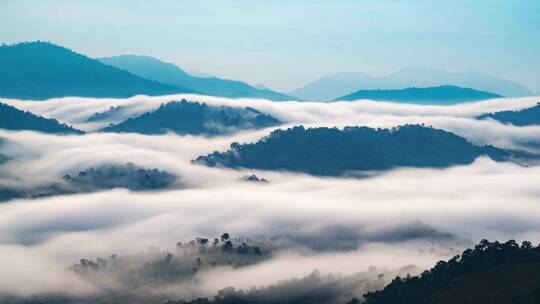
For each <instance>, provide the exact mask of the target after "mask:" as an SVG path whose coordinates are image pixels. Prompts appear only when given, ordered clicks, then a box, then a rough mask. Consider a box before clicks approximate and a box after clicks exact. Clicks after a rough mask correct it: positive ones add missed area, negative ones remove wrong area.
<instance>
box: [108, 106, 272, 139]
mask: <svg viewBox="0 0 540 304" xmlns="http://www.w3.org/2000/svg"><path fill="white" fill-rule="evenodd" d="M113 110H114V109H113ZM280 123H281V122H280V121H279V120H278V119H276V118H274V117H272V116H270V115H267V114H263V113H261V112H259V111H257V110H255V109H253V108H249V107H247V108H236V107H228V106H212V105H207V104H205V103H198V102H188V101H186V100H182V101H173V102H169V103H166V104H162V105H161V106H160V107H159V108H158V109H156V110H154V111H150V112H147V113H144V114H142V115H140V116H137V117H134V118H129V119H127V120H126V121H124V122H121V123H119V124H117V125H111V126H109V127H106V128H104V129H103V130H102V131H105V132H127V133H142V134H163V133H166V132H168V131H171V132H175V133H178V134H191V135H219V134H228V133H232V132H234V131H238V130H244V129H257V128H265V127H270V126H275V125H278V124H280Z"/></svg>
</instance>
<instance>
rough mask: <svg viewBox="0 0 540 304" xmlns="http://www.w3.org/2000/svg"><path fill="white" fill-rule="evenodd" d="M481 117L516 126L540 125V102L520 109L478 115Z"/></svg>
mask: <svg viewBox="0 0 540 304" xmlns="http://www.w3.org/2000/svg"><path fill="white" fill-rule="evenodd" d="M477 118H479V119H485V118H491V119H494V120H497V121H500V122H502V123H511V124H513V125H515V126H529V125H540V102H539V103H538V104H536V106H534V107H531V108H527V109H523V110H520V111H501V112H495V113H488V114H483V115H480V116H478V117H477Z"/></svg>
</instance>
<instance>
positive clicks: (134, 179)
mask: <svg viewBox="0 0 540 304" xmlns="http://www.w3.org/2000/svg"><path fill="white" fill-rule="evenodd" d="M63 179H64V181H66V183H68V185H69V186H70V187H71V188H73V189H74V190H76V191H77V192H91V191H97V190H105V189H113V188H126V189H131V190H136V191H137V190H138V191H141V190H155V189H163V188H167V187H169V186H171V185H173V184H174V182H176V176H174V175H172V174H170V173H168V172H166V171H160V170H158V169H144V168H141V167H138V166H135V165H134V164H132V163H127V164H126V165H101V166H99V167H96V168H94V167H92V168H90V169H87V170H85V171H82V172H79V173H78V174H77V175H76V176H70V175H65V176H64V177H63Z"/></svg>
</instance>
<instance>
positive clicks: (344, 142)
mask: <svg viewBox="0 0 540 304" xmlns="http://www.w3.org/2000/svg"><path fill="white" fill-rule="evenodd" d="M481 155H487V156H489V157H491V158H492V159H494V160H505V159H507V158H509V157H510V156H511V153H510V152H508V151H504V150H501V149H497V148H494V147H492V146H484V147H478V146H475V145H473V144H471V143H470V142H468V141H467V140H466V139H464V138H462V137H459V136H457V135H455V134H453V133H450V132H446V131H443V130H439V129H434V128H431V127H425V126H421V125H404V126H400V127H397V128H394V129H391V130H389V129H372V128H368V127H345V128H344V129H343V130H339V129H337V128H310V129H305V128H304V127H301V126H300V127H294V128H291V129H287V130H281V129H280V130H276V131H274V132H272V133H271V134H270V135H269V136H267V137H265V138H263V139H261V140H259V141H258V142H256V143H253V144H239V143H233V144H231V147H230V150H229V151H227V152H223V153H220V152H217V151H216V152H214V153H212V154H209V155H207V156H200V157H198V158H197V159H196V160H195V161H194V162H197V163H202V164H206V165H208V166H212V167H213V166H224V167H230V168H252V169H263V170H287V171H295V172H305V173H309V174H314V175H331V176H339V175H345V174H347V173H349V172H351V171H365V170H387V169H391V168H394V167H434V168H441V167H447V166H451V165H460V164H469V163H471V162H473V161H474V160H475V159H476V158H477V157H478V156H481Z"/></svg>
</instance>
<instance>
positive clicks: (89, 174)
mask: <svg viewBox="0 0 540 304" xmlns="http://www.w3.org/2000/svg"><path fill="white" fill-rule="evenodd" d="M176 182H177V177H176V176H175V175H173V174H170V173H168V172H166V171H160V170H158V169H144V168H141V167H139V166H136V165H134V164H132V163H127V164H125V165H101V166H99V167H92V168H89V169H87V170H84V171H81V172H79V173H78V174H77V175H73V176H71V175H65V176H64V177H63V180H62V182H58V183H54V184H52V185H49V186H41V187H32V188H31V189H26V188H6V187H2V186H0V201H5V200H10V199H15V198H36V197H44V196H52V195H62V194H73V193H86V192H96V191H102V190H108V189H114V188H125V189H130V190H134V191H148V190H159V189H164V188H168V187H171V186H173V185H174V184H175V183H176Z"/></svg>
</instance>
